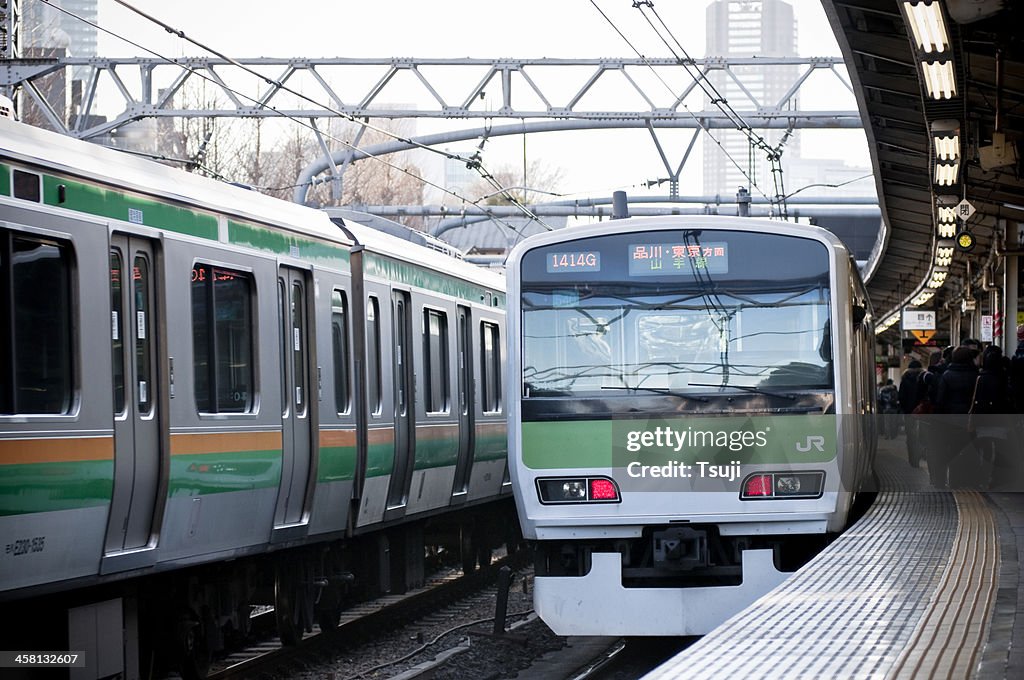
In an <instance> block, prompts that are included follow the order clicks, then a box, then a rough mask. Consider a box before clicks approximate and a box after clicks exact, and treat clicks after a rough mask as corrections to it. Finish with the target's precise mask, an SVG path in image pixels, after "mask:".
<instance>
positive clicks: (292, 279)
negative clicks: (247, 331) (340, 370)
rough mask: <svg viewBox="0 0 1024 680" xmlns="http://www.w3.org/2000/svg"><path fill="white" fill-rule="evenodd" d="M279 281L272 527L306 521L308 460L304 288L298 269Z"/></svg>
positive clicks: (307, 341)
mask: <svg viewBox="0 0 1024 680" xmlns="http://www.w3.org/2000/svg"><path fill="white" fill-rule="evenodd" d="M277 283H278V316H279V324H278V327H279V328H280V344H281V354H280V356H281V439H282V451H281V453H282V467H281V487H280V489H279V491H278V497H277V512H276V513H275V514H274V526H275V527H280V526H287V525H293V524H299V523H301V522H303V520H304V519H305V512H306V508H307V498H306V494H307V489H308V486H309V476H310V470H311V467H312V459H313V444H312V442H313V426H312V418H311V405H310V400H311V397H312V395H311V394H310V384H309V383H310V380H309V378H310V369H309V358H310V352H311V346H310V341H311V337H312V335H311V333H310V330H311V329H310V326H311V323H310V321H309V319H308V318H307V317H308V315H307V310H308V309H309V308H308V295H309V289H308V286H307V284H306V277H305V276H304V275H303V273H302V272H301V271H298V270H295V269H289V268H282V269H281V273H280V276H279V277H278V280H277Z"/></svg>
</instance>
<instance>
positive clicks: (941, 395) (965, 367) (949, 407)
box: [935, 346, 978, 414]
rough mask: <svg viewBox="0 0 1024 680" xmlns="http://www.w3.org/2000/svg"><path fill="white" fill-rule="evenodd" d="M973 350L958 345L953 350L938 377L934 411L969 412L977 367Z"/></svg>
mask: <svg viewBox="0 0 1024 680" xmlns="http://www.w3.org/2000/svg"><path fill="white" fill-rule="evenodd" d="M975 356H976V353H975V350H974V349H973V348H971V347H965V346H960V347H957V348H956V349H955V350H953V356H952V360H951V361H950V363H949V366H947V367H946V370H945V371H943V372H942V376H941V377H940V378H939V386H938V390H937V393H936V395H935V412H936V413H963V414H966V413H970V411H971V403H972V401H973V397H974V383H975V382H976V381H977V379H978V367H977V366H976V365H975V364H974V357H975Z"/></svg>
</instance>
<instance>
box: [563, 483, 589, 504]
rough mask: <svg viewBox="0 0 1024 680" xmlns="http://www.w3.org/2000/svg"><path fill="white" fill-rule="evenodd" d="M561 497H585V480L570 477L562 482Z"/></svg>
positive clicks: (571, 498)
mask: <svg viewBox="0 0 1024 680" xmlns="http://www.w3.org/2000/svg"><path fill="white" fill-rule="evenodd" d="M562 498H563V499H564V500H567V501H583V500H586V499H587V480H585V479H570V480H567V481H564V482H562Z"/></svg>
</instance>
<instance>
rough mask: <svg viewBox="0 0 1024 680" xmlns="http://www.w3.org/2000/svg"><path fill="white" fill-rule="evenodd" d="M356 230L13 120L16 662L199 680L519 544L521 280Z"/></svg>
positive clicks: (6, 593) (0, 247) (5, 397)
mask: <svg viewBox="0 0 1024 680" xmlns="http://www.w3.org/2000/svg"><path fill="white" fill-rule="evenodd" d="M352 215H353V214H352V213H350V212H339V211H333V212H332V211H331V210H318V209H314V208H309V207H305V206H299V205H295V204H291V203H287V202H284V201H280V200H277V199H274V198H271V197H267V196H264V195H261V194H259V193H258V192H256V191H252V190H250V189H247V188H244V187H238V186H231V185H229V184H226V183H223V182H218V181H215V180H211V179H207V178H203V177H197V176H195V175H192V174H189V173H186V172H183V171H181V170H178V169H175V168H171V167H168V166H165V165H161V164H159V163H155V162H152V161H150V160H146V159H143V158H139V157H135V156H131V155H128V154H125V153H122V152H118V151H115V150H111V149H108V148H105V147H102V146H99V145H96V144H89V143H85V142H81V141H78V140H73V139H69V138H67V137H64V136H60V135H56V134H53V133H50V132H47V131H44V130H39V129H36V128H33V127H30V126H27V125H24V124H21V123H18V122H16V121H12V120H9V119H0V279H2V281H3V286H2V290H3V294H2V295H0V300H2V301H0V318H2V319H3V323H2V324H0V327H2V329H3V330H2V332H0V546H2V548H0V602H3V604H2V605H0V608H2V609H3V611H4V612H5V614H4V617H3V622H2V623H0V627H2V628H3V630H4V633H3V636H4V641H5V648H7V649H28V648H36V649H38V648H44V647H42V645H44V644H46V645H50V646H49V647H45V648H48V649H55V650H56V649H62V650H85V651H86V652H87V654H86V656H87V657H89V658H93V659H95V658H102V660H103V662H102V664H101V665H102V666H103V671H102V672H100V671H98V670H96V669H95V668H93V670H91V671H88V672H86V671H79V674H81V673H87V676H88V677H103V676H107V675H113V674H119V675H120V677H123V678H132V677H147V676H154V674H159V673H161V672H178V673H181V674H183V675H185V676H188V677H196V676H201V675H202V674H203V672H204V669H205V668H206V665H207V664H208V662H209V659H210V656H211V655H212V654H214V653H216V652H218V651H219V650H223V649H225V646H226V645H227V644H229V643H230V641H231V640H232V639H239V638H242V637H244V636H245V635H246V634H247V632H248V630H249V627H250V618H251V614H252V613H253V612H254V611H256V610H257V609H260V608H261V605H263V606H262V609H263V610H268V609H269V608H270V607H272V608H273V610H274V616H275V617H276V620H277V624H276V625H277V628H278V630H279V633H280V636H281V639H282V640H283V641H284V642H286V643H289V642H296V641H297V640H298V639H299V638H301V636H302V634H303V632H304V631H307V630H310V629H311V628H312V626H313V625H314V623H318V624H319V625H320V626H321V628H328V627H332V626H334V625H336V624H337V622H338V616H339V612H340V611H341V610H342V609H343V608H344V607H345V606H346V604H347V603H349V602H352V601H354V600H355V599H357V598H360V597H365V596H368V594H370V593H372V592H400V591H405V590H406V589H408V588H412V587H416V586H418V585H422V583H423V581H424V570H425V569H426V568H427V567H426V560H427V559H428V558H430V559H434V558H437V559H441V557H445V556H446V555H454V559H456V560H461V563H462V566H463V567H464V568H466V569H472V568H474V567H475V566H476V565H477V564H485V563H487V561H488V560H489V559H490V554H491V548H492V547H494V545H493V544H494V542H495V541H498V540H500V539H501V538H503V537H504V536H505V535H506V533H507V534H508V535H510V536H513V537H514V536H515V534H516V533H517V532H518V527H517V526H516V524H515V519H514V507H513V503H512V500H511V482H510V478H509V474H508V469H507V438H506V428H507V421H506V414H505V408H506V405H505V402H504V382H505V380H506V369H505V365H506V361H505V345H506V343H505V338H504V334H505V323H506V320H505V306H506V294H505V284H504V278H503V276H502V275H501V274H499V273H496V272H495V271H493V270H487V269H484V268H481V267H477V266H476V265H473V264H470V263H468V262H465V261H464V260H462V259H460V258H459V257H457V256H456V255H457V253H455V252H453V251H452V250H451V249H450V248H448V247H446V246H445V245H444V244H442V243H441V242H440V241H436V240H432V239H430V238H428V237H426V236H424V235H423V234H420V233H416V232H411V231H410V230H404V231H403V228H402V227H401V226H400V225H397V224H393V225H391V227H392V228H391V231H393V232H394V233H385V232H384V231H382V230H380V229H376V228H370V227H367V226H365V225H364V224H361V223H360V221H359V220H358V219H352ZM403 233H404V234H405V236H403ZM396 234H397V235H396ZM445 551H447V553H446V555H441V556H439V555H438V553H439V552H445ZM40 635H42V637H41V638H40V637H39V636H40ZM121 640H125V641H126V644H125V645H124V647H123V650H124V651H123V652H122V646H121V644H120V641H121ZM104 641H106V642H104ZM110 641H113V642H110ZM111 644H112V645H113V647H112V648H111V647H110V646H109V645H111ZM29 645H31V647H30V646H29ZM88 673H93V675H88ZM76 677H85V676H81V675H79V676H76Z"/></svg>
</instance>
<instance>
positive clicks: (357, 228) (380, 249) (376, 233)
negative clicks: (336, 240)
mask: <svg viewBox="0 0 1024 680" xmlns="http://www.w3.org/2000/svg"><path fill="white" fill-rule="evenodd" d="M327 213H328V214H331V215H334V216H336V217H340V218H341V219H342V220H343V222H344V224H345V229H346V230H347V231H348V232H349V233H351V234H352V236H353V237H354V238H355V239H356V241H357V242H358V243H359V244H360V245H363V246H365V247H366V248H367V249H368V250H370V251H371V252H374V253H379V254H381V255H386V256H388V257H393V258H395V259H399V260H404V261H406V262H409V263H412V264H417V265H422V266H426V267H429V268H431V269H436V270H437V271H441V272H444V273H446V274H449V275H451V276H456V277H458V278H461V279H465V280H466V281H471V282H473V283H475V284H477V285H480V286H485V287H487V288H490V289H493V290H498V291H502V292H504V290H505V277H504V276H503V275H502V274H499V273H497V272H495V271H493V270H491V269H486V268H484V267H480V266H478V265H475V264H472V263H471V262H466V261H465V260H462V259H459V258H455V257H452V256H451V255H449V254H448V253H447V252H445V251H443V250H442V249H440V248H438V247H436V246H434V245H431V244H430V243H425V244H423V245H419V244H417V242H416V240H415V239H416V235H415V234H411V235H410V237H411V238H408V237H399V236H395V235H393V234H392V233H386V232H384V231H381V230H380V228H379V226H380V225H379V224H378V223H376V221H374V220H370V221H369V222H370V223H372V224H374V226H367V224H366V223H363V222H359V221H357V219H358V215H357V214H356V213H355V212H354V211H349V210H337V209H332V208H328V209H327ZM363 214H365V213H363ZM379 219H382V220H383V218H379ZM384 221H385V222H388V221H390V220H384ZM394 224H397V223H394ZM398 226H400V227H401V228H402V229H408V227H405V226H404V225H398ZM412 231H415V230H412ZM395 233H399V232H395ZM410 244H411V245H410Z"/></svg>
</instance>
